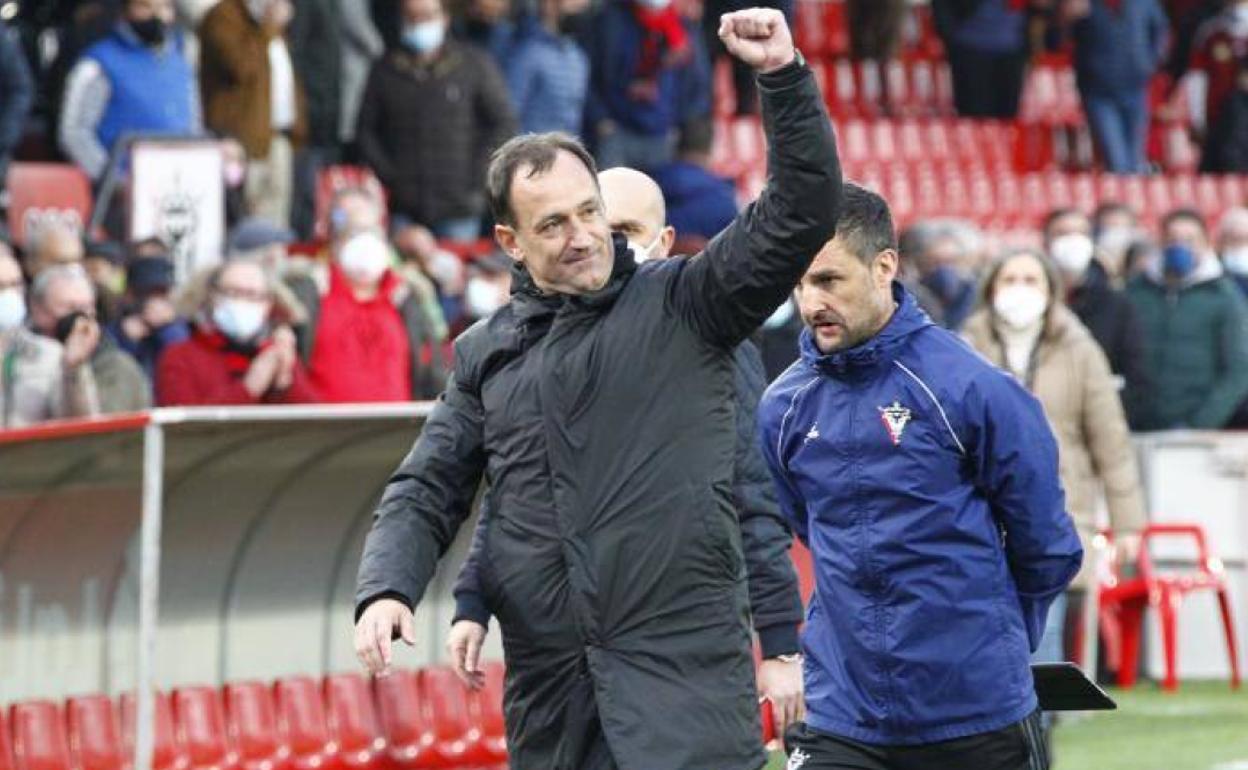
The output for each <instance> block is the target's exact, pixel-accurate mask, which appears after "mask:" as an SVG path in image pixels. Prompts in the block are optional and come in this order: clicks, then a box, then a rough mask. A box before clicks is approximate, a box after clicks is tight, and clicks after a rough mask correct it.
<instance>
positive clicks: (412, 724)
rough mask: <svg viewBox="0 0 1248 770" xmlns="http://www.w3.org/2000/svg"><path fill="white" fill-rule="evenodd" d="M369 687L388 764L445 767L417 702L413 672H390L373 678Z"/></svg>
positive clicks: (407, 768)
mask: <svg viewBox="0 0 1248 770" xmlns="http://www.w3.org/2000/svg"><path fill="white" fill-rule="evenodd" d="M373 688H374V691H375V693H376V696H377V715H378V716H379V717H380V718H381V720H380V721H381V730H382V733H383V734H384V735H385V736H386V745H387V755H388V756H389V759H390V765H391V767H394V768H398V770H417V768H419V769H420V770H423V769H424V768H440V767H446V764H444V763H443V761H442V753H441V751H440V750H439V748H440V747H439V745H438V743H439V741H438V738H439V736H438V735H437V733H436V732H435V731H434V728H433V725H432V724H431V723H430V719H429V714H428V712H427V711H426V709H425V707H424V704H423V703H421V697H420V686H419V684H418V683H417V681H416V672H415V671H410V670H407V669H400V670H396V671H393V672H392V673H391V674H390V675H389V676H384V677H379V678H377V679H375V680H373Z"/></svg>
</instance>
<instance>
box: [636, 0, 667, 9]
mask: <svg viewBox="0 0 1248 770" xmlns="http://www.w3.org/2000/svg"><path fill="white" fill-rule="evenodd" d="M637 3H638V4H639V5H641V6H642V7H643V8H649V9H651V10H653V11H661V10H663V9H664V8H666V7H667V6H669V5H671V4H672V0H637Z"/></svg>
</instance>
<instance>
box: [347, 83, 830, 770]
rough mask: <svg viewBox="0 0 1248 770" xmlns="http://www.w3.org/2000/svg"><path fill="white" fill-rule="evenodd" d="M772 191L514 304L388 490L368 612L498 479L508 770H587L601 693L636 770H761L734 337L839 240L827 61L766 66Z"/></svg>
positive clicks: (459, 354)
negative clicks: (668, 250)
mask: <svg viewBox="0 0 1248 770" xmlns="http://www.w3.org/2000/svg"><path fill="white" fill-rule="evenodd" d="M759 85H760V92H761V95H762V104H763V118H764V128H765V130H766V133H767V136H768V138H769V143H770V150H769V171H770V178H769V180H768V186H767V189H766V190H765V191H764V192H763V194H762V195H761V196H760V198H759V200H758V201H756V202H755V203H754V204H751V205H750V206H749V207H747V208H746V210H745V211H744V212H742V214H741V215H740V216H739V217H738V219H737V220H736V221H735V222H733V224H732V225H731V226H730V227H729V228H728V229H726V230H725V231H724V232H723V233H721V234H720V235H719V236H717V237H716V238H715V239H713V240H712V241H711V242H710V244H708V245H707V247H706V249H705V251H703V252H702V253H700V254H698V255H696V256H694V257H691V258H689V259H675V260H666V261H656V262H647V263H645V264H642V265H640V266H638V265H636V263H635V262H634V261H633V258H632V255H631V253H630V252H629V251H628V249H627V248H626V245H625V242H624V240H623V239H621V238H617V239H616V240H615V265H614V270H613V273H612V275H611V278H610V280H609V281H608V283H607V285H606V286H605V287H604V288H603V289H602V290H600V291H598V292H594V293H591V294H587V295H583V296H564V295H543V294H541V293H540V292H539V291H538V290H537V288H536V286H535V285H534V284H533V281H532V279H531V278H530V277H529V275H528V274H527V272H525V271H524V270H523V268H518V269H517V270H516V273H515V275H514V276H513V278H514V280H513V294H512V298H511V301H510V302H509V303H508V304H507V305H505V306H504V307H503V308H501V309H500V310H499V311H497V312H496V313H495V314H494V315H492V316H491V317H490V318H488V319H486V320H484V321H482V322H479V323H478V324H476V325H475V326H473V327H472V328H470V329H469V330H468V331H467V332H465V333H464V335H463V336H461V337H460V339H459V341H458V343H457V345H456V361H455V371H454V374H453V375H452V381H451V383H450V384H449V385H448V386H447V389H446V391H445V392H444V393H443V394H442V396H441V398H440V400H439V402H438V404H437V406H436V407H435V409H434V411H433V412H432V414H430V416H429V419H428V420H427V421H426V423H425V426H424V430H423V432H422V433H421V436H420V438H419V439H418V440H417V442H416V445H415V447H414V448H413V449H412V451H411V453H410V454H409V455H408V457H407V458H406V459H405V460H404V461H403V463H402V465H401V466H400V467H399V469H398V471H397V472H396V473H395V475H394V476H393V477H392V478H391V480H390V482H389V484H388V485H387V487H386V490H385V493H384V495H383V497H382V501H381V503H380V505H379V507H378V510H377V513H376V516H375V521H374V525H373V529H372V531H371V532H370V533H369V535H368V539H367V541H366V543H365V547H364V556H363V560H362V562H361V565H360V574H359V579H358V582H357V600H358V601H357V614H358V613H359V612H361V611H362V610H363V608H364V607H365V606H367V604H368V603H369V602H370V601H372V600H374V599H376V598H378V597H380V596H400V597H402V598H404V599H405V600H406V601H407V602H408V603H409V604H411V605H414V604H415V603H416V602H417V601H419V600H420V598H421V596H422V594H423V593H424V591H425V588H426V586H427V585H428V583H429V581H430V579H431V578H432V576H433V573H434V569H435V567H436V565H437V562H438V560H439V559H440V558H441V556H442V555H443V554H444V553H445V552H446V549H447V548H448V547H449V546H450V543H451V542H452V540H453V539H454V537H455V534H456V532H457V530H458V529H459V527H460V526H461V525H462V524H463V522H464V521H465V519H467V517H468V515H469V509H470V507H471V504H472V501H473V497H474V495H475V494H476V492H477V489H478V486H479V484H480V482H481V481H482V477H483V476H484V478H485V480H486V482H487V484H488V486H489V491H488V493H487V494H488V495H489V502H488V505H489V509H490V510H491V511H492V512H493V513H492V516H491V520H492V521H493V524H492V525H491V526H490V527H489V530H488V533H487V537H486V539H485V543H484V560H485V561H486V562H487V563H488V564H489V566H490V569H489V570H488V571H487V580H486V584H485V587H484V590H485V594H486V600H487V601H488V603H489V605H490V606H491V607H492V608H494V609H495V610H496V613H497V616H498V619H499V623H500V626H501V628H502V636H503V647H504V652H505V656H506V662H507V684H506V691H505V698H504V700H505V715H506V722H507V739H508V751H509V753H510V764H511V767H512V768H513V770H582V767H581V762H582V759H581V757H580V756H578V755H577V754H576V750H575V748H574V745H575V744H576V743H578V742H579V741H580V740H582V738H583V729H584V727H585V715H586V714H591V713H594V712H595V710H596V713H597V718H598V721H599V722H600V724H601V729H602V732H603V735H604V736H605V742H606V744H607V747H608V749H609V751H610V754H611V757H612V759H613V761H614V764H615V765H616V766H617V767H618V768H619V769H620V770H754V769H755V768H758V767H761V766H762V764H763V762H764V760H765V756H764V754H763V751H762V745H761V742H760V734H761V733H760V728H759V721H758V701H757V696H756V691H755V683H754V663H753V659H752V655H751V649H750V646H751V642H750V628H749V613H748V607H747V588H746V580H745V570H744V564H743V558H742V551H741V533H740V529H739V527H738V525H737V519H736V514H735V505H734V500H733V488H732V474H733V455H734V449H735V444H736V441H735V438H736V433H735V429H734V428H735V426H734V421H735V418H736V414H735V412H736V410H735V407H734V398H733V369H734V367H733V349H734V348H736V346H737V345H739V344H740V343H741V342H742V341H744V340H745V339H746V337H747V336H748V335H749V334H750V333H751V332H752V331H753V330H754V329H755V328H757V327H758V326H759V324H761V323H762V321H763V320H764V319H766V318H767V317H768V316H769V315H771V313H772V312H773V311H774V310H775V309H776V308H777V307H778V306H779V305H780V303H781V302H783V301H784V300H785V299H786V298H787V297H788V295H789V292H790V291H791V290H792V288H793V286H794V285H795V284H796V283H797V281H798V279H799V278H800V277H801V275H802V273H803V272H804V271H805V269H806V267H807V266H808V265H809V263H810V261H811V260H812V259H813V257H814V255H815V254H816V253H817V252H818V251H819V249H820V248H822V246H823V244H824V243H825V242H826V241H827V240H828V239H829V238H831V237H832V235H833V233H834V231H835V225H836V219H837V215H838V211H839V208H840V193H841V173H840V165H839V162H838V160H837V157H836V146H835V142H834V141H833V138H832V131H831V126H830V124H829V121H828V117H827V114H826V112H825V111H824V108H823V102H822V99H821V98H820V95H819V90H818V88H817V87H816V85H815V81H814V77H813V76H812V75H811V73H810V71H809V70H808V69H807V68H805V67H804V66H798V65H792V66H790V67H786V68H784V69H783V70H781V71H778V72H775V73H772V74H770V75H766V76H762V77H760V78H759Z"/></svg>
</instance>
